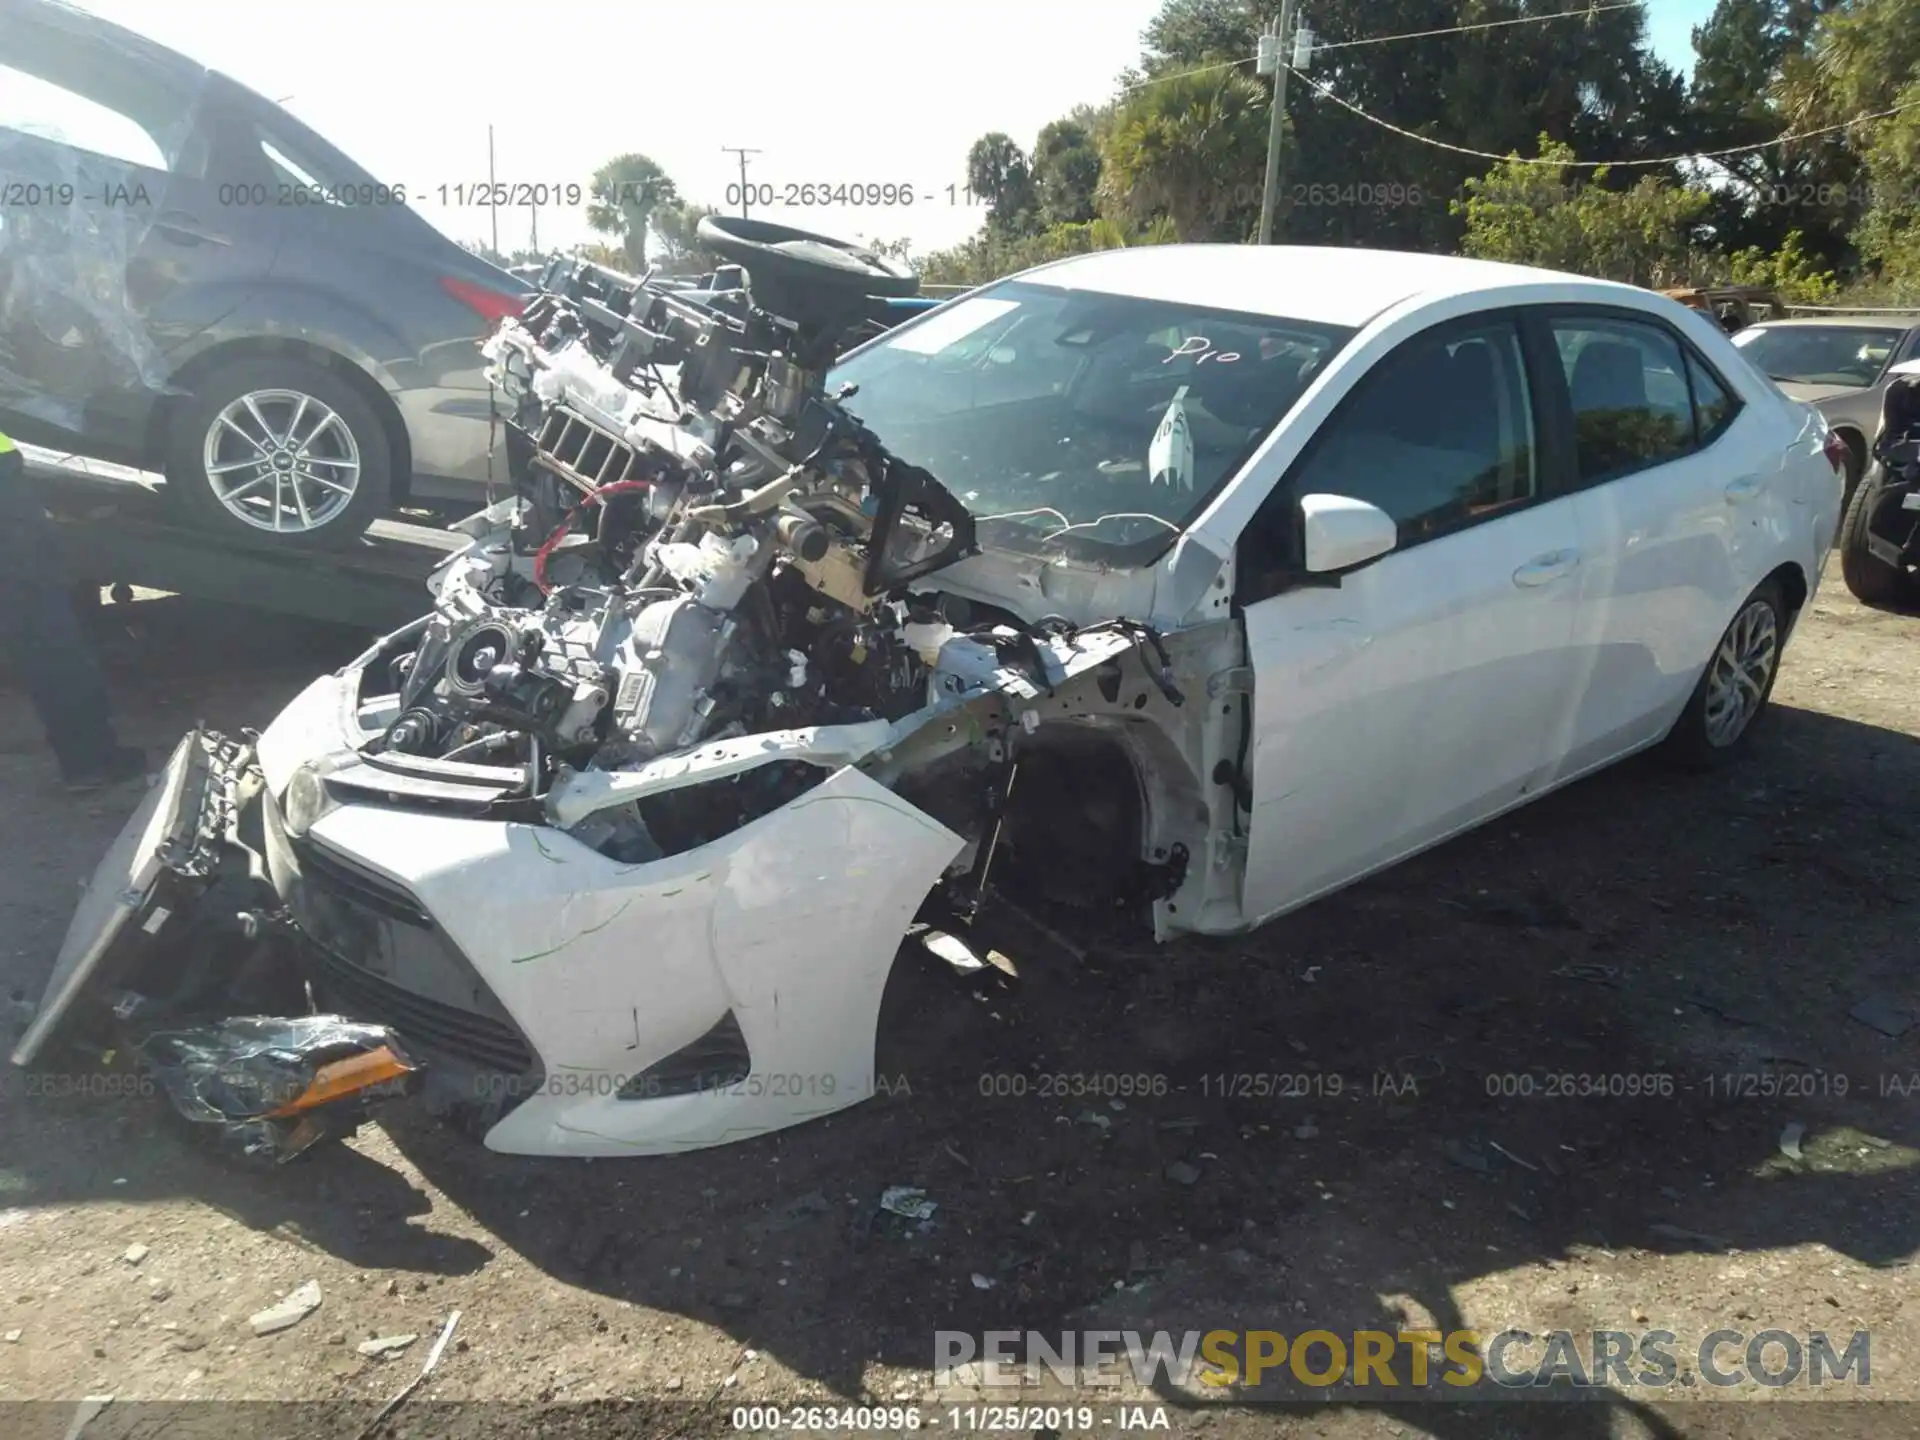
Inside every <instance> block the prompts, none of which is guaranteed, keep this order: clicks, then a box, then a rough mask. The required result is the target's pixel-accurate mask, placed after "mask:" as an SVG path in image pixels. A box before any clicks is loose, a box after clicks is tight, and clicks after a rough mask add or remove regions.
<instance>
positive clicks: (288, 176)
mask: <svg viewBox="0 0 1920 1440" xmlns="http://www.w3.org/2000/svg"><path fill="white" fill-rule="evenodd" d="M0 37H4V39H3V40H0V429H5V430H7V431H9V432H11V433H12V434H14V435H15V436H17V437H18V438H20V439H22V440H26V441H33V442H38V443H41V444H47V445H52V446H57V447H60V448H62V449H65V450H69V451H75V452H78V453H81V454H85V455H90V456H94V457H97V458H100V459H104V460H112V461H117V462H119V463H122V464H129V465H136V466H139V467H141V468H144V469H149V470H158V471H161V472H163V473H164V474H165V475H166V477H167V487H166V488H167V490H168V492H169V494H170V496H171V497H172V498H173V499H174V500H175V501H176V502H177V504H178V505H179V506H180V508H181V509H182V510H183V511H184V512H186V513H187V514H190V515H192V516H194V517H196V518H197V519H198V520H199V521H200V522H202V523H204V524H205V525H207V526H210V527H214V528H218V529H222V530H225V531H226V532H228V533H229V534H232V535H234V536H237V537H251V538H254V539H257V540H261V541H264V542H266V543H270V544H272V543H281V544H288V545H300V546H310V547H326V546H332V545H337V544H344V543H349V542H351V541H352V540H353V539H354V538H355V537H356V536H358V535H359V534H360V533H361V531H363V530H364V529H365V528H366V526H367V525H368V524H369V523H370V522H371V521H372V520H373V519H374V518H375V517H377V516H378V515H380V514H381V513H382V512H383V511H386V510H388V509H390V508H392V507H393V506H394V505H396V504H398V503H401V502H405V501H408V500H413V501H424V500H462V499H472V500H473V501H474V502H475V504H476V505H477V504H479V503H482V500H483V489H484V486H485V483H486V482H487V480H488V478H489V476H490V474H491V473H492V471H491V468H490V467H491V465H492V463H493V462H492V459H491V457H490V454H489V448H490V445H491V441H492V436H491V430H492V425H491V410H492V401H491V396H490V393H489V391H488V389H487V384H486V380H485V377H484V373H483V361H482V359H481V356H480V352H479V344H478V342H479V341H480V340H481V339H482V338H484V336H485V334H486V332H487V331H488V330H490V329H491V328H492V326H493V325H494V323H495V322H496V321H498V320H499V318H500V317H501V316H503V315H509V314H515V313H518V311H519V309H520V308H521V306H522V305H523V304H524V303H525V299H526V297H527V296H528V295H529V294H530V293H531V287H530V286H528V285H527V283H526V282H525V281H524V280H522V279H520V278H518V277H516V276H513V275H509V274H508V273H507V272H506V271H504V270H501V269H498V268H496V267H495V266H493V265H490V264H488V263H487V262H486V261H484V260H482V259H480V258H478V257H477V256H474V255H472V254H469V253H468V252H467V251H466V250H463V249H462V248H461V247H460V246H458V245H456V244H454V243H453V241H451V240H449V239H447V238H446V237H445V236H443V235H441V234H440V233H439V232H438V231H437V230H435V229H434V228H433V227H432V226H431V225H429V224H428V223H427V222H426V221H425V220H423V219H422V218H421V217H420V216H419V215H418V214H416V213H415V212H414V211H413V210H412V209H410V208H409V207H408V205H407V203H406V199H407V197H406V195H405V193H404V189H403V188H396V187H390V186H387V185H384V184H382V183H380V182H379V181H377V180H375V179H374V177H373V176H371V175H369V174H368V173H367V172H366V171H365V170H363V169H361V168H360V167H359V166H358V165H356V164H354V162H353V161H351V160H349V159H348V158H347V157H346V156H345V155H343V154H341V153H340V152H339V151H338V150H336V149H334V148H333V146H331V145H329V144H328V143H327V142H326V141H325V140H323V139H322V138H321V137H320V136H318V135H316V134H315V133H314V132H313V131H312V130H310V129H309V128H308V127H306V126H305V125H303V124H301V123H300V122H299V121H298V120H296V119H294V118H293V117H292V116H291V115H289V114H288V113H287V112H286V111H285V110H284V109H282V108H280V107H279V106H278V105H275V104H273V103H272V102H270V101H268V100H266V99H264V98H262V97H261V96H259V95H257V94H255V93H254V92H252V91H251V90H248V89H247V88H246V87H245V86H243V85H240V84H238V83H237V82H235V81H233V80H231V79H229V78H227V77H226V76H224V75H221V74H219V73H217V72H215V71H211V70H208V69H207V68H206V67H204V66H202V65H199V64H196V63H195V62H193V61H191V60H188V59H187V58H185V57H184V56H181V55H178V54H176V53H174V52H173V51H170V50H168V49H165V48H164V47H162V46H159V45H155V44H153V43H151V42H150V41H147V40H145V39H143V38H141V37H140V36H138V35H135V34H133V33H131V32H130V31H127V30H124V29H122V28H120V27H118V26H115V25H110V24H108V23H106V22H104V21H102V20H99V19H97V18H95V17H94V16H91V15H88V14H86V13H85V12H83V11H80V10H77V9H74V8H73V7H71V6H69V5H65V4H62V3H58V0H0Z"/></svg>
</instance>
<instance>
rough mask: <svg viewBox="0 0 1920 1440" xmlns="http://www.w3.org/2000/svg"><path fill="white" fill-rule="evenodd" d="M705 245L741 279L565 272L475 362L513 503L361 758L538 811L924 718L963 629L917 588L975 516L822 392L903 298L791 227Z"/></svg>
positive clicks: (879, 263)
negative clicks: (493, 398)
mask: <svg viewBox="0 0 1920 1440" xmlns="http://www.w3.org/2000/svg"><path fill="white" fill-rule="evenodd" d="M703 235H705V237H706V238H707V241H708V243H709V244H710V245H712V246H713V248H714V249H716V250H717V251H720V252H721V253H723V254H730V255H737V256H739V257H741V258H742V259H746V260H750V261H751V264H752V271H751V275H752V279H751V281H749V280H748V272H747V271H746V270H745V268H744V267H727V268H723V269H722V270H721V271H719V272H718V273H717V274H715V275H713V276H709V277H705V278H704V279H703V280H702V281H699V282H696V285H695V286H694V287H693V288H689V287H687V286H686V285H685V283H684V282H681V283H680V284H678V285H673V284H670V283H668V282H659V281H645V280H642V281H634V280H631V279H628V278H627V277H624V276H620V275H617V274H615V273H614V272H611V271H607V270H604V269H601V268H600V267H597V266H594V265H592V264H590V263H588V262H584V261H561V262H556V264H555V266H554V267H552V269H551V270H550V271H549V273H548V275H547V276H546V277H545V278H544V281H543V289H542V294H541V295H540V296H539V297H538V299H536V300H535V301H534V302H533V303H532V304H531V305H530V306H529V308H528V310H527V311H526V313H525V314H524V315H523V316H522V317H521V318H520V319H519V320H518V321H508V322H506V323H505V324H504V325H503V326H502V328H501V329H500V330H499V331H498V332H497V333H496V334H495V335H494V336H493V337H492V339H491V340H490V341H489V343H488V346H487V352H486V353H487V356H488V359H489V361H490V362H491V365H492V372H491V374H492V379H493V382H494V384H495V385H496V386H497V387H498V390H499V392H500V393H501V395H503V396H504V397H505V399H506V401H507V404H508V406H509V407H510V409H511V413H512V415H513V418H512V420H511V421H510V422H509V424H508V431H507V435H508V452H509V460H510V463H511V465H512V467H513V470H514V473H515V477H516V489H517V492H518V493H517V495H516V498H515V499H514V500H512V501H509V502H507V503H506V504H504V505H502V506H498V507H495V509H494V510H493V511H490V512H489V516H490V517H491V519H492V521H493V522H495V523H496V524H497V526H498V528H497V529H496V530H494V531H493V532H492V533H490V534H483V535H481V536H480V538H479V541H478V543H476V545H475V546H474V547H472V548H471V549H470V550H469V551H468V552H467V553H466V554H464V555H463V556H462V557H460V558H459V559H458V560H457V561H456V562H454V563H453V564H452V565H450V566H449V567H448V568H447V569H446V570H445V573H444V574H443V575H442V576H441V577H440V578H439V580H438V582H437V593H438V604H437V606H436V609H435V612H434V614H433V615H432V616H431V617H430V618H429V620H428V621H427V622H426V624H425V625H424V626H423V627H421V629H420V631H419V634H418V645H417V647H416V648H413V649H411V650H409V651H406V652H405V653H401V654H397V655H394V656H392V657H390V659H389V661H388V665H387V669H386V674H387V676H388V678H390V680H391V682H392V688H393V692H394V695H395V696H396V697H397V699H395V700H394V701H393V702H392V703H391V708H392V710H393V717H392V719H391V722H390V723H389V724H388V725H387V726H386V729H385V732H384V735H383V736H382V737H381V738H380V739H379V740H378V741H377V742H375V744H374V745H373V746H371V747H368V753H370V754H371V753H378V752H381V751H385V752H388V753H390V754H393V755H402V756H417V757H424V758H430V759H436V760H440V761H447V762H459V763H469V764H479V765H489V766H511V767H516V768H520V769H521V770H523V772H524V774H525V776H526V782H527V793H528V794H529V795H530V796H533V797H537V796H538V795H539V794H541V793H542V792H543V791H544V790H545V788H546V786H547V785H548V784H550V783H551V782H552V781H553V780H554V779H555V777H557V776H559V775H561V774H562V773H563V772H580V771H595V770H603V771H604V770H622V769H631V768H633V767H636V766H640V765H644V764H645V763H647V762H648V761H650V760H653V759H655V758H656V757H659V756H662V755H665V754H668V753H671V752H674V751H678V750H682V749H684V748H685V747H688V746H691V745H695V744H699V743H701V742H704V741H712V740H720V739H725V738H728V737H731V736H739V735H747V734H757V733H761V732H766V731H775V730H781V731H784V730H793V729H797V728H802V727H809V726H831V725H848V724H858V723H861V722H865V721H873V720H885V721H892V720H898V719H900V718H902V717H903V716H906V715H909V714H911V713H912V712H914V711H916V710H918V709H920V708H921V707H923V706H925V705H926V704H927V703H928V701H929V698H930V696H929V683H930V679H931V677H932V675H933V667H934V665H935V663H936V661H937V658H938V656H939V652H940V650H941V648H942V647H943V645H944V644H945V643H946V642H947V641H948V640H950V639H952V638H953V637H954V635H955V629H954V626H953V625H952V624H950V623H949V621H948V620H947V618H946V617H945V616H944V615H943V614H942V612H941V611H940V609H939V608H937V607H936V606H934V605H932V604H929V603H927V602H925V601H924V600H915V599H913V598H912V597H910V596H909V595H908V594H907V592H906V587H907V585H908V584H909V582H911V581H913V580H915V579H917V578H918V577H921V576H923V575H926V574H928V573H929V572H931V571H933V570H935V569H938V568H939V567H941V566H943V565H946V564H949V563H951V562H953V561H955V560H957V559H960V558H961V557H963V556H965V555H967V554H969V553H972V551H973V550H974V548H975V545H974V537H973V523H972V519H971V517H970V516H969V515H968V513H967V511H966V509H965V507H964V506H962V505H961V504H960V503H959V502H958V501H957V500H956V499H954V498H953V497H952V496H951V495H950V494H948V493H947V492H946V491H945V490H944V489H943V488H942V487H941V486H940V484H939V482H938V481H937V480H935V479H934V477H933V476H931V475H929V474H927V473H926V472H925V471H923V470H920V469H917V468H915V467H913V466H910V465H907V464H904V463H902V462H900V461H899V460H898V459H897V458H895V457H894V456H892V455H890V454H889V453H888V452H887V450H886V449H885V448H884V447H883V446H882V445H881V444H880V442H879V441H878V440H877V439H876V438H875V437H874V436H873V435H872V434H871V433H870V432H869V431H868V430H867V429H866V428H865V427H863V426H862V425H861V424H860V423H859V421H857V420H856V419H854V418H853V416H851V415H850V414H849V413H848V412H847V411H846V409H845V408H843V406H842V405H841V404H840V400H841V399H842V398H845V397H835V396H829V395H827V394H825V393H824V392H823V390H822V386H821V380H822V377H823V376H824V374H825V373H826V370H827V368H828V367H829V365H830V364H831V362H832V360H833V358H834V356H835V354H836V353H837V351H838V349H839V348H840V346H841V344H842V343H843V339H844V337H846V336H847V335H848V333H849V332H850V331H857V330H858V329H859V327H860V326H861V325H862V324H863V322H865V321H866V320H867V319H868V312H869V311H870V309H871V307H872V306H873V305H874V303H875V301H876V298H880V299H884V298H885V297H886V296H888V295H898V294H905V293H911V292H912V291H913V290H915V289H917V287H918V282H917V280H916V279H915V277H914V276H912V275H911V274H910V273H907V272H903V271H900V270H898V269H896V268H894V267H893V266H891V265H890V264H888V263H887V262H885V261H883V260H880V259H879V258H878V257H875V256H872V255H868V254H865V253H864V252H860V251H857V250H853V249H852V248H850V247H845V246H842V245H840V244H838V243H837V242H833V241H828V240H824V239H822V238H820V237H816V236H810V235H806V234H805V233H804V232H799V231H792V230H788V229H786V228H785V227H781V226H773V225H763V224H760V223H759V222H752V221H745V220H732V219H726V220H720V221H718V222H716V221H713V220H709V221H707V222H705V226H704V228H703ZM1020 641H1021V637H1020V636H1018V635H1016V634H1014V633H1012V632H1008V633H1006V634H1003V635H1000V636H998V637H989V647H990V649H989V653H997V652H998V651H999V650H1001V649H1012V650H1017V649H1018V648H1019V646H1020ZM778 768H779V767H774V770H775V771H776V772H777V771H778ZM786 798H788V797H787V796H786V795H785V794H769V795H768V796H767V797H766V799H767V801H768V802H769V808H771V807H772V806H774V805H778V804H779V803H782V801H783V800H784V799H786ZM609 844H611V845H613V846H614V848H615V849H617V850H618V851H619V853H620V854H621V855H622V856H623V857H631V858H634V859H639V858H644V857H645V856H647V854H648V853H649V851H650V849H651V847H650V845H649V844H648V842H647V840H646V839H645V838H644V837H643V836H641V835H639V834H637V833H632V832H628V833H624V834H623V835H621V836H620V837H618V838H617V839H615V840H610V841H609ZM609 853H614V852H613V850H610V851H609Z"/></svg>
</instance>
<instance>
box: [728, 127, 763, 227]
mask: <svg viewBox="0 0 1920 1440" xmlns="http://www.w3.org/2000/svg"><path fill="white" fill-rule="evenodd" d="M720 148H721V149H722V150H723V151H726V152H727V153H728V154H732V155H738V156H739V157H740V218H741V219H742V220H744V219H746V218H747V156H749V155H758V154H759V153H760V152H759V151H758V150H748V149H744V148H743V147H741V146H739V145H722V146H721V147H720Z"/></svg>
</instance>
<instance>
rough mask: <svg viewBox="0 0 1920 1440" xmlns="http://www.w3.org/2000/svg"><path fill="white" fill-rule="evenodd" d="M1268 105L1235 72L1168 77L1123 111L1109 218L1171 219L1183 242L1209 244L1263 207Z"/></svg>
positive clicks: (1110, 140)
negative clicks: (1251, 209)
mask: <svg viewBox="0 0 1920 1440" xmlns="http://www.w3.org/2000/svg"><path fill="white" fill-rule="evenodd" d="M1267 108H1268V99H1267V91H1266V88H1265V87H1264V86H1263V85H1261V84H1260V82H1259V81H1257V80H1254V79H1252V78H1251V77H1249V76H1247V75H1244V74H1242V73H1241V72H1240V71H1238V70H1225V71H1215V72H1214V73H1213V74H1210V75H1203V74H1191V75H1180V76H1173V77H1169V78H1167V79H1165V80H1163V81H1160V82H1158V83H1156V84H1152V85H1145V86H1142V87H1141V88H1140V89H1138V90H1136V91H1134V92H1133V94H1132V95H1130V96H1128V97H1127V99H1126V100H1125V101H1124V102H1123V103H1122V105H1121V107H1120V110H1119V113H1118V114H1116V115H1115V117H1114V120H1113V129H1112V131H1111V133H1110V134H1109V136H1108V137H1107V145H1106V154H1105V156H1104V159H1105V162H1106V165H1105V170H1104V173H1103V174H1102V176H1101V180H1100V188H1101V191H1102V196H1103V199H1104V201H1105V205H1104V207H1103V208H1105V209H1106V210H1107V212H1108V213H1109V214H1115V215H1120V216H1124V217H1126V218H1127V219H1130V220H1132V221H1134V222H1136V223H1146V222H1150V221H1152V220H1154V219H1155V218H1158V217H1162V216H1164V217H1166V218H1167V219H1168V220H1170V221H1171V222H1172V224H1173V226H1174V228H1175V229H1176V230H1177V231H1178V232H1179V235H1180V238H1181V239H1182V240H1207V239H1211V238H1213V237H1214V235H1215V234H1216V233H1217V232H1218V231H1219V230H1220V229H1221V227H1222V224H1223V222H1224V221H1226V220H1227V219H1228V217H1230V216H1231V215H1233V214H1234V212H1236V211H1244V210H1245V208H1246V203H1247V201H1248V199H1249V198H1251V200H1252V203H1253V204H1254V205H1256V206H1257V205H1258V203H1259V186H1260V181H1261V177H1262V174H1263V170H1264V165H1265V156H1266V132H1267Z"/></svg>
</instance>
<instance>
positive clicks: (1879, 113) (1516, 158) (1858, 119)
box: [1288, 66, 1920, 170]
mask: <svg viewBox="0 0 1920 1440" xmlns="http://www.w3.org/2000/svg"><path fill="white" fill-rule="evenodd" d="M1288 68H1290V69H1291V68H1292V67H1291V66H1289V67H1288ZM1293 73H1294V74H1296V75H1298V76H1300V78H1301V79H1302V80H1304V81H1305V82H1306V83H1307V84H1309V85H1311V86H1312V87H1313V88H1314V89H1315V90H1317V91H1319V92H1320V93H1321V94H1322V95H1324V96H1326V97H1327V99H1329V100H1331V101H1333V103H1334V104H1336V105H1338V106H1340V107H1341V108H1342V109H1343V110H1350V111H1352V112H1353V113H1354V114H1355V115H1358V116H1359V117H1360V118H1361V119H1362V120H1365V121H1366V122H1367V123H1368V124H1369V125H1378V126H1379V127H1380V128H1381V129H1382V130H1388V131H1391V132H1392V133H1393V134H1395V135H1399V136H1403V137H1404V138H1406V139H1408V140H1417V141H1419V142H1420V143H1421V144H1422V145H1430V146H1432V147H1433V148H1434V149H1436V150H1446V151H1450V152H1451V153H1453V154H1455V155H1471V156H1472V157H1474V158H1475V159H1477V160H1497V161H1503V162H1506V161H1511V162H1516V163H1518V164H1521V165H1551V166H1553V167H1555V168H1556V169H1562V170H1565V169H1573V170H1602V169H1606V170H1611V169H1614V168H1616V167H1617V168H1625V167H1627V166H1630V165H1678V164H1681V163H1682V162H1684V161H1687V160H1722V159H1725V158H1726V157H1727V156H1729V155H1751V154H1753V153H1754V152H1755V151H1758V150H1771V149H1772V148H1773V147H1774V146H1775V145H1789V144H1792V143H1793V142H1794V141H1797V140H1813V139H1817V138H1818V137H1820V136H1822V135H1835V134H1838V133H1839V132H1840V131H1842V130H1851V129H1852V128H1853V127H1854V126H1856V125H1864V124H1866V123H1867V122H1868V121H1870V120H1884V119H1886V118H1887V117H1888V116H1889V115H1898V114H1899V113H1900V112H1901V111H1903V110H1912V109H1914V108H1915V107H1920V100H1909V101H1907V102H1906V103H1904V104H1901V105H1895V106H1894V107H1893V108H1892V109H1890V110H1876V111H1874V112H1873V113H1872V114H1869V115H1856V116H1854V118H1853V119H1851V120H1843V121H1842V122H1841V123H1840V124H1838V125H1823V126H1821V127H1820V128H1819V129H1818V130H1801V131H1797V132H1792V133H1789V134H1786V135H1776V136H1774V137H1773V139H1771V140H1762V141H1760V142H1759V143H1757V144H1754V145H1735V146H1733V147H1732V148H1731V149H1727V150H1696V151H1693V152H1691V153H1689V154H1686V155H1665V156H1662V157H1660V158H1659V159H1656V160H1547V159H1541V158H1538V157H1530V156H1526V155H1512V154H1508V155H1496V154H1495V153H1494V152H1493V151H1491V150H1474V149H1470V148H1469V147H1467V146H1465V145H1454V144H1450V143H1449V142H1447V141H1445V140H1435V139H1434V138H1433V137H1432V136H1429V135H1420V134H1417V133H1415V132H1414V131H1412V130H1407V129H1404V128H1402V127H1401V126H1398V125H1395V124H1394V123H1393V122H1392V121H1391V120H1382V119H1381V118H1380V117H1379V116H1378V115H1374V114H1370V113H1369V112H1367V111H1365V110H1362V109H1361V108H1360V107H1359V106H1358V105H1355V104H1354V103H1353V102H1352V101H1351V100H1343V99H1342V98H1341V97H1340V96H1338V95H1336V94H1334V93H1333V91H1331V90H1329V89H1328V88H1327V87H1326V86H1325V85H1322V84H1321V83H1320V82H1319V81H1318V80H1315V79H1314V78H1313V77H1312V76H1311V75H1307V74H1305V73H1303V72H1301V71H1299V70H1295V71H1294V72H1293Z"/></svg>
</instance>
